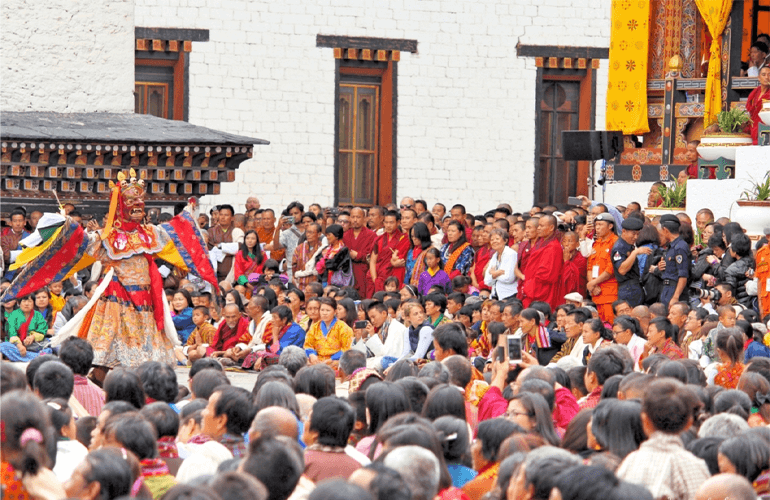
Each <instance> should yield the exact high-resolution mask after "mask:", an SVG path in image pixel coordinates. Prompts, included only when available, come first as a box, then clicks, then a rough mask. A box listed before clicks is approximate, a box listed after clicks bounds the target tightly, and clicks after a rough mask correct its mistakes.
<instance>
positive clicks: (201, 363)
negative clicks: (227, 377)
mask: <svg viewBox="0 0 770 500" xmlns="http://www.w3.org/2000/svg"><path fill="white" fill-rule="evenodd" d="M206 369H213V370H216V371H218V372H224V371H225V369H224V368H222V363H220V362H219V361H217V360H216V359H214V358H201V359H199V360H197V361H196V362H195V363H193V364H192V366H191V367H190V375H189V378H190V379H192V378H193V377H195V375H196V374H197V373H198V372H200V371H202V370H206Z"/></svg>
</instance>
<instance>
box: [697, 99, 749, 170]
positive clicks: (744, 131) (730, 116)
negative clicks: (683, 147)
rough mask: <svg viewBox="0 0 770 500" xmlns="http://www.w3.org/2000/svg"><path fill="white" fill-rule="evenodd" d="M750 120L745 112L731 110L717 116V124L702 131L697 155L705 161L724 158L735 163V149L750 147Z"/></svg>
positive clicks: (735, 109) (737, 109)
mask: <svg viewBox="0 0 770 500" xmlns="http://www.w3.org/2000/svg"><path fill="white" fill-rule="evenodd" d="M749 127H751V118H750V117H749V115H748V113H746V111H745V110H743V109H740V108H733V109H730V110H725V111H722V112H721V113H719V114H718V115H717V123H714V124H712V125H711V126H709V127H707V128H706V129H705V130H704V131H703V136H702V137H701V141H700V145H699V146H698V154H699V155H700V157H701V158H703V159H704V160H706V161H714V160H716V159H717V158H726V159H728V160H732V161H735V148H737V147H740V146H751V145H752V140H751V134H750V133H749Z"/></svg>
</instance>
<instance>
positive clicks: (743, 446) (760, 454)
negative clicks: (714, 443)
mask: <svg viewBox="0 0 770 500" xmlns="http://www.w3.org/2000/svg"><path fill="white" fill-rule="evenodd" d="M719 453H720V454H721V455H724V457H725V458H727V459H728V460H729V461H730V463H732V464H733V466H735V471H736V473H737V474H739V475H741V476H743V477H745V478H746V479H748V480H749V482H754V480H756V479H757V477H759V475H760V474H761V473H762V471H763V470H765V469H767V464H768V462H769V461H770V446H768V444H767V443H766V442H765V441H763V440H761V439H750V438H749V437H748V436H746V435H739V436H736V437H733V438H730V439H727V440H725V441H724V442H723V443H722V444H721V445H720V446H719Z"/></svg>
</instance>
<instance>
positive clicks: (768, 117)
mask: <svg viewBox="0 0 770 500" xmlns="http://www.w3.org/2000/svg"><path fill="white" fill-rule="evenodd" d="M759 119H760V120H762V123H764V124H765V125H770V101H762V111H760V112H759Z"/></svg>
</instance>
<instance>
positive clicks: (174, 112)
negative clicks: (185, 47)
mask: <svg viewBox="0 0 770 500" xmlns="http://www.w3.org/2000/svg"><path fill="white" fill-rule="evenodd" d="M138 54H141V56H142V57H138ZM173 56H175V57H173ZM173 56H172V57H169V56H166V55H158V56H157V57H153V54H150V53H148V52H141V53H137V57H136V58H135V60H134V68H135V73H134V74H135V75H136V68H139V67H141V66H150V67H164V68H172V72H173V92H172V93H170V94H169V98H170V99H171V102H172V105H173V106H172V109H171V116H169V118H170V119H172V120H182V121H189V99H188V96H189V93H188V91H189V85H188V77H189V63H188V58H187V56H186V53H185V52H183V51H179V52H175V53H173ZM134 82H135V83H152V82H151V81H145V80H142V81H141V82H139V81H137V80H136V76H135V77H134ZM158 83H164V82H158Z"/></svg>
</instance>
